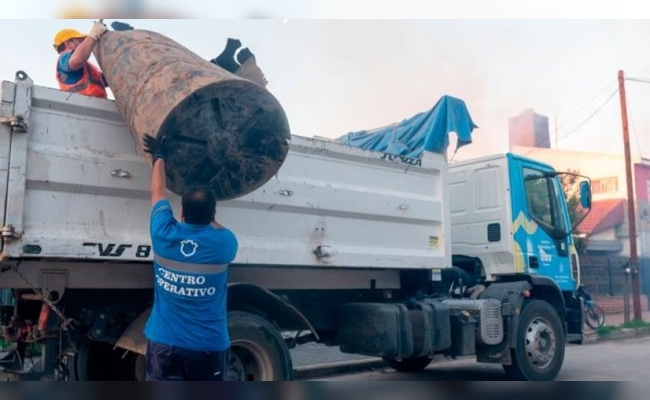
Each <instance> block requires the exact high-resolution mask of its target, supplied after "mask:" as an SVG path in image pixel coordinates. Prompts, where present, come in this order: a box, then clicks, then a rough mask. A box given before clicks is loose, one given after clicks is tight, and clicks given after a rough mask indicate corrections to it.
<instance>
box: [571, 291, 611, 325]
mask: <svg viewBox="0 0 650 400" xmlns="http://www.w3.org/2000/svg"><path fill="white" fill-rule="evenodd" d="M577 293H578V296H580V297H582V298H583V299H584V321H585V323H586V324H587V326H588V327H590V328H591V329H598V328H600V327H601V326H603V325H605V311H604V310H603V309H602V307H600V306H599V305H598V303H597V302H596V300H593V299H592V298H591V296H590V295H589V293H587V292H586V290H585V287H584V286H583V285H580V286H579V287H578V290H577Z"/></svg>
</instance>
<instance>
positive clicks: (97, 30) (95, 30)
mask: <svg viewBox="0 0 650 400" xmlns="http://www.w3.org/2000/svg"><path fill="white" fill-rule="evenodd" d="M106 32H108V28H107V27H106V25H104V24H102V23H101V22H99V21H95V22H93V27H92V29H91V30H90V32H89V33H88V36H90V37H91V38H93V39H95V42H99V38H101V37H102V35H103V34H105V33H106Z"/></svg>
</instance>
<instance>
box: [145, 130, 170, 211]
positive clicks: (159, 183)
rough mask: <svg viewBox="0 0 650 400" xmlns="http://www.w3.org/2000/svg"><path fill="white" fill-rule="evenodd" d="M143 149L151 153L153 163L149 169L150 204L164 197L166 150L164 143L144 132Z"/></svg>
mask: <svg viewBox="0 0 650 400" xmlns="http://www.w3.org/2000/svg"><path fill="white" fill-rule="evenodd" d="M143 142H144V151H146V152H147V153H149V154H151V162H152V164H153V167H152V171H151V205H154V204H156V203H157V202H158V201H159V200H162V199H164V198H165V197H166V193H167V183H166V178H165V157H166V156H167V151H166V149H165V146H164V143H163V142H162V141H160V140H158V139H156V138H154V137H153V136H151V135H148V134H145V135H144V138H143Z"/></svg>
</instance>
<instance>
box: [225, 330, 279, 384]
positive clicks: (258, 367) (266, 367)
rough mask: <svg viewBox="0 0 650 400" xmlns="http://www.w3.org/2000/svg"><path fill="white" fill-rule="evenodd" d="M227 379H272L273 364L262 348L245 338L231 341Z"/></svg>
mask: <svg viewBox="0 0 650 400" xmlns="http://www.w3.org/2000/svg"><path fill="white" fill-rule="evenodd" d="M228 380H231V381H270V380H273V365H272V364H271V359H270V358H269V357H268V355H267V354H266V352H265V351H264V348H263V347H261V346H260V345H258V344H256V343H254V342H250V341H247V340H237V341H233V342H232V345H231V350H230V364H229V370H228Z"/></svg>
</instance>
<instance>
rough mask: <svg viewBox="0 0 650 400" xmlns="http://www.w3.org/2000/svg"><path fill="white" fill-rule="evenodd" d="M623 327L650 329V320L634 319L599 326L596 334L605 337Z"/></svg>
mask: <svg viewBox="0 0 650 400" xmlns="http://www.w3.org/2000/svg"><path fill="white" fill-rule="evenodd" d="M623 329H634V330H637V329H650V322H646V321H639V320H636V319H633V320H631V321H629V322H626V323H624V324H621V325H605V326H601V327H600V328H598V329H597V330H596V334H598V337H600V338H602V339H604V338H606V337H608V336H609V335H611V334H612V333H613V332H620V331H622V330H623Z"/></svg>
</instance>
